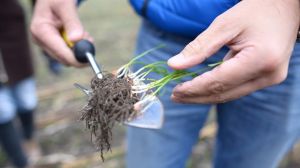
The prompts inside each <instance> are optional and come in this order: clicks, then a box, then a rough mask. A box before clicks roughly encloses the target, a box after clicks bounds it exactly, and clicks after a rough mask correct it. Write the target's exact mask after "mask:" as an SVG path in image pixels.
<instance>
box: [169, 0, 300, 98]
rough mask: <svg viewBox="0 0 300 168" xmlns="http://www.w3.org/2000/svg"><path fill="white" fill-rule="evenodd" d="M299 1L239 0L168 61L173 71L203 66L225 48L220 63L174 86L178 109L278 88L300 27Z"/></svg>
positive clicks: (285, 73) (173, 95)
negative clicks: (269, 87)
mask: <svg viewBox="0 0 300 168" xmlns="http://www.w3.org/2000/svg"><path fill="white" fill-rule="evenodd" d="M299 4H300V3H299V0H244V1H241V2H240V3H239V4H237V5H236V6H234V7H233V8H231V9H230V10H228V11H226V12H225V13H224V14H222V15H220V16H219V17H217V18H216V19H215V21H214V22H213V23H212V24H211V25H210V27H209V28H208V29H207V30H206V31H204V32H203V33H201V34H200V35H199V36H198V37H197V38H196V39H195V40H194V41H192V42H191V43H190V44H188V45H187V46H186V47H185V49H184V50H183V51H182V52H180V53H179V54H178V55H176V56H174V57H172V58H171V59H169V61H168V64H169V66H171V67H172V68H174V69H186V68H189V67H192V66H194V65H197V64H199V63H201V62H203V61H204V60H205V59H207V58H208V57H210V56H211V55H213V54H214V53H215V52H217V51H218V50H219V49H220V48H221V47H223V46H224V45H226V46H228V47H229V49H230V51H229V52H228V54H227V55H226V56H225V58H224V60H225V61H224V62H223V63H222V64H221V65H219V66H218V67H216V68H214V69H213V70H211V71H208V72H206V73H204V74H202V75H200V76H198V77H196V78H194V79H193V80H191V81H187V82H185V83H183V84H180V85H178V86H177V87H176V88H175V89H174V91H173V94H172V99H173V100H174V101H176V102H181V103H221V102H226V101H229V100H233V99H236V98H239V97H242V96H245V95H247V94H249V93H251V92H254V91H256V90H259V89H261V88H264V87H267V86H270V85H274V84H278V83H280V82H282V81H283V80H284V79H285V78H286V76H287V71H288V65H289V60H290V56H291V52H292V50H293V47H294V44H295V40H296V36H297V32H298V28H299V22H300V5H299Z"/></svg>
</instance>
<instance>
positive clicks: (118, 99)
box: [80, 73, 139, 161]
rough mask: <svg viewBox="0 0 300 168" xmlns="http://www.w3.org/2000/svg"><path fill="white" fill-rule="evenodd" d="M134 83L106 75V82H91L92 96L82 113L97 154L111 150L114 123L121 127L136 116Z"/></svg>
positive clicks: (104, 79)
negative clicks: (97, 151) (132, 87)
mask: <svg viewBox="0 0 300 168" xmlns="http://www.w3.org/2000/svg"><path fill="white" fill-rule="evenodd" d="M131 85H132V80H130V79H129V78H123V79H119V78H116V76H114V75H113V74H111V73H106V74H104V76H103V79H98V78H97V77H94V78H93V79H92V80H91V89H92V95H91V96H90V98H89V100H88V103H87V105H86V106H85V107H84V108H83V110H82V115H81V118H80V119H81V120H82V121H85V123H86V127H87V129H88V130H90V131H91V141H92V142H93V143H94V144H95V146H96V148H97V150H99V151H100V153H101V158H102V160H103V161H104V157H103V153H104V152H105V151H109V150H111V140H112V128H113V126H114V124H115V123H119V122H120V123H122V122H124V121H128V120H130V119H132V118H134V117H136V116H137V112H136V111H135V110H134V104H135V103H136V102H137V101H138V100H139V99H138V97H137V95H136V94H132V92H131Z"/></svg>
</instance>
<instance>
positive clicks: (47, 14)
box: [31, 0, 88, 67]
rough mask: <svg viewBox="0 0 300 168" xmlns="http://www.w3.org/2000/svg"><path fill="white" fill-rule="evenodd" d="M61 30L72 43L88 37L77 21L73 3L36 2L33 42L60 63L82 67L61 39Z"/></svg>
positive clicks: (67, 0) (56, 0)
mask: <svg viewBox="0 0 300 168" xmlns="http://www.w3.org/2000/svg"><path fill="white" fill-rule="evenodd" d="M62 28H64V29H65V31H66V32H67V37H68V39H69V40H70V41H72V42H75V41H78V40H80V39H82V38H84V37H87V36H88V34H87V33H85V32H84V30H83V27H82V25H81V23H80V21H79V19H78V16H77V13H76V5H75V1H74V0H49V1H37V4H36V7H35V11H34V16H33V19H32V23H31V32H32V35H33V38H34V40H35V41H36V42H37V43H38V44H39V45H40V46H41V47H42V48H43V49H44V50H45V51H47V53H48V54H50V55H51V56H52V57H54V58H55V59H57V60H58V61H60V62H61V63H63V64H65V65H71V66H75V67H82V66H83V65H82V64H81V63H79V62H77V60H76V59H75V56H74V54H73V52H72V50H71V49H70V48H69V47H68V46H67V45H66V42H65V41H64V40H63V38H62V37H61V34H60V32H59V30H61V29H62Z"/></svg>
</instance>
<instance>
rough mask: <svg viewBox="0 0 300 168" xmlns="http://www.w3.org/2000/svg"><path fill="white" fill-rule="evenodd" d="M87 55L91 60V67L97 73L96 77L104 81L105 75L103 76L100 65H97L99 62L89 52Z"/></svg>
mask: <svg viewBox="0 0 300 168" xmlns="http://www.w3.org/2000/svg"><path fill="white" fill-rule="evenodd" d="M85 55H86V57H87V59H88V60H89V63H90V65H91V67H92V69H93V71H94V72H95V74H96V76H97V77H98V78H99V79H102V78H103V75H102V72H101V69H100V67H99V65H98V64H97V62H96V60H95V57H94V56H93V55H92V54H91V53H89V52H87V53H86V54H85Z"/></svg>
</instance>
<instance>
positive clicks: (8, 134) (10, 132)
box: [0, 121, 28, 168]
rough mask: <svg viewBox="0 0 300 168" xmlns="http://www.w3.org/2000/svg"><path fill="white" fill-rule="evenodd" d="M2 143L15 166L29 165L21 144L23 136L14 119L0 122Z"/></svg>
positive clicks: (21, 167) (23, 166) (20, 167)
mask: <svg viewBox="0 0 300 168" xmlns="http://www.w3.org/2000/svg"><path fill="white" fill-rule="evenodd" d="M0 143H1V145H2V148H3V150H4V151H5V153H6V154H7V156H8V158H9V159H10V160H11V161H12V163H13V164H14V165H15V167H17V168H25V167H26V166H27V164H28V163H27V158H26V156H25V153H24V151H23V149H22V146H21V138H20V136H19V135H18V132H17V131H16V129H15V127H14V125H13V122H12V121H9V122H7V123H4V124H0Z"/></svg>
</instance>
